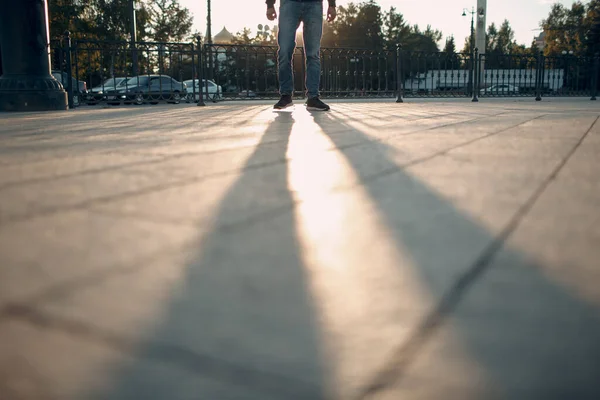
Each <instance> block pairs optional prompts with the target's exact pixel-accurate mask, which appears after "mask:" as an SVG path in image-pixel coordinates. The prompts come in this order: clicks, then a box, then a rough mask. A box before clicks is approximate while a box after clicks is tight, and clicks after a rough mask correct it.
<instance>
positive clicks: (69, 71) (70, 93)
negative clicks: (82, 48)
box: [60, 31, 74, 110]
mask: <svg viewBox="0 0 600 400" xmlns="http://www.w3.org/2000/svg"><path fill="white" fill-rule="evenodd" d="M64 39H65V41H64V43H65V45H64V46H63V47H66V48H65V49H64V51H65V57H66V60H65V61H66V64H67V65H66V67H67V71H66V73H67V96H68V100H69V110H70V109H72V108H73V106H74V105H73V77H72V75H73V66H72V64H71V32H69V31H65V34H64ZM60 74H61V77H62V76H64V75H63V71H62V68H61V70H60ZM61 83H63V82H61ZM63 84H64V83H63Z"/></svg>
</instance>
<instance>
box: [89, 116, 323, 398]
mask: <svg viewBox="0 0 600 400" xmlns="http://www.w3.org/2000/svg"><path fill="white" fill-rule="evenodd" d="M294 122H295V121H294V118H293V115H292V114H291V113H285V112H282V113H279V114H276V116H275V117H274V119H273V120H272V121H271V122H268V123H267V124H268V126H267V128H266V131H265V132H264V134H263V136H262V138H261V143H259V144H258V146H257V147H256V149H255V151H254V153H253V154H252V155H251V156H250V157H249V158H248V159H247V161H246V165H256V164H259V163H264V162H268V161H273V163H272V165H271V166H269V167H267V168H245V169H244V170H242V171H241V173H240V176H239V178H238V179H237V181H236V182H235V183H234V184H233V185H231V187H230V188H229V189H228V190H227V191H226V193H225V195H224V196H223V198H222V200H221V201H220V202H219V205H218V209H217V210H216V211H215V215H214V226H213V227H211V229H210V230H209V232H208V233H207V234H206V236H205V237H204V238H203V239H202V240H201V241H200V242H199V243H198V246H197V249H195V250H193V251H194V253H195V254H196V255H195V256H194V257H192V258H193V259H192V261H191V262H190V263H189V265H187V268H186V274H185V277H184V278H183V279H182V280H181V285H182V287H181V288H179V289H178V290H177V292H178V295H177V296H174V298H173V299H171V300H170V301H171V303H170V304H168V306H167V307H165V311H164V320H160V321H157V322H156V326H157V327H156V329H154V330H150V331H148V332H147V333H146V335H145V339H144V340H143V341H142V343H141V344H140V345H139V351H138V352H137V354H135V359H134V360H133V361H132V363H131V365H125V366H123V368H122V369H121V370H118V369H117V370H116V371H115V373H114V374H113V379H114V382H113V383H112V384H110V385H109V386H112V387H110V388H108V389H107V390H106V391H103V392H102V393H100V394H99V395H98V396H95V397H94V398H98V399H111V400H121V399H132V400H133V399H144V400H165V399H169V400H179V399H186V400H187V399H207V400H208V399H214V400H227V399H242V400H243V399H261V400H265V399H315V400H319V399H322V398H325V393H324V383H323V382H324V374H325V371H324V368H323V366H322V359H321V358H322V354H321V350H320V346H321V345H320V343H319V342H320V338H319V336H320V333H319V324H318V322H317V321H316V319H317V317H316V315H315V310H314V307H313V304H312V299H311V295H310V290H309V288H308V287H307V286H308V282H307V277H306V276H305V267H304V265H303V263H302V261H301V254H300V252H301V250H300V249H299V244H298V238H297V229H296V226H295V221H294V214H293V212H292V211H291V210H292V209H293V205H292V198H291V194H290V192H289V190H288V165H287V162H286V161H285V157H286V151H287V147H288V140H289V137H290V134H291V132H292V127H293V126H294ZM277 139H279V140H278V141H277V142H276V143H269V142H272V141H274V140H277ZM164 344H167V345H164ZM152 365H154V366H155V367H152ZM160 366H163V367H166V368H163V369H162V370H161V369H160V368H159V367H160Z"/></svg>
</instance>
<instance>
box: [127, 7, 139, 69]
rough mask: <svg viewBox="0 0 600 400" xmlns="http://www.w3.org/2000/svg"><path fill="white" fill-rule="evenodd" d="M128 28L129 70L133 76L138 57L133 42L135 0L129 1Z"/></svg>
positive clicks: (135, 31)
mask: <svg viewBox="0 0 600 400" xmlns="http://www.w3.org/2000/svg"><path fill="white" fill-rule="evenodd" d="M129 24H130V25H129V28H130V33H129V35H130V39H131V43H130V47H131V68H132V70H133V71H132V72H133V76H136V75H137V74H138V57H137V50H136V48H135V42H137V27H136V24H135V0H129Z"/></svg>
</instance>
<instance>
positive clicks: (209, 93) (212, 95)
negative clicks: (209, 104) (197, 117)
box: [183, 79, 223, 102]
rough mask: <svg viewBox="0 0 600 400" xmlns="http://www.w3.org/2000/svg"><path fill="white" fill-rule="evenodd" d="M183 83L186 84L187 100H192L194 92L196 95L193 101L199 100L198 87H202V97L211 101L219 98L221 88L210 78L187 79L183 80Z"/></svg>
mask: <svg viewBox="0 0 600 400" xmlns="http://www.w3.org/2000/svg"><path fill="white" fill-rule="evenodd" d="M183 83H185V84H186V85H187V99H188V101H194V99H193V98H194V94H195V96H196V98H195V101H199V100H200V87H202V93H203V95H204V98H206V99H208V100H212V101H213V102H216V101H217V100H220V99H221V94H222V93H223V88H222V87H221V86H219V85H217V84H216V83H215V82H214V81H211V80H210V79H208V80H206V79H202V81H201V80H200V79H189V80H187V81H183ZM207 86H208V89H207ZM194 89H195V90H194Z"/></svg>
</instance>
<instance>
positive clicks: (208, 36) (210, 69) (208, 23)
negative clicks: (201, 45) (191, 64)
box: [200, 0, 213, 79]
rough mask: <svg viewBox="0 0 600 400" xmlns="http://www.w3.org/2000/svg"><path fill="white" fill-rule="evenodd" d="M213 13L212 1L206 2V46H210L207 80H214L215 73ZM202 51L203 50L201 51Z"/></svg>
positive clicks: (207, 0)
mask: <svg viewBox="0 0 600 400" xmlns="http://www.w3.org/2000/svg"><path fill="white" fill-rule="evenodd" d="M211 13H212V11H211V8H210V0H206V44H207V45H208V47H207V49H208V71H207V74H206V78H207V79H212V75H213V74H212V72H213V54H212V47H211V45H212V28H211V26H212V15H211ZM200 51H202V50H200Z"/></svg>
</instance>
